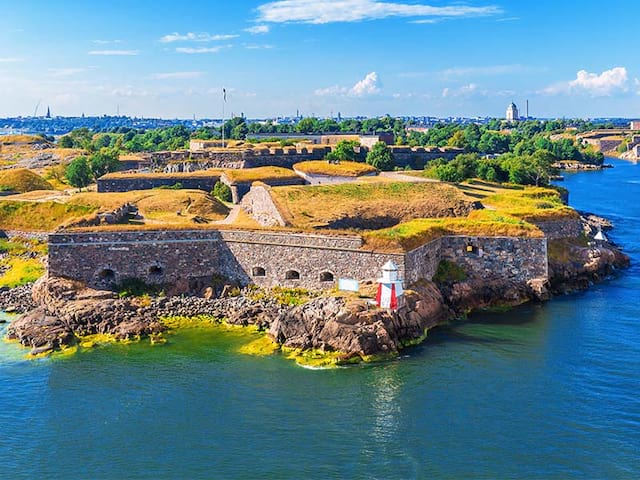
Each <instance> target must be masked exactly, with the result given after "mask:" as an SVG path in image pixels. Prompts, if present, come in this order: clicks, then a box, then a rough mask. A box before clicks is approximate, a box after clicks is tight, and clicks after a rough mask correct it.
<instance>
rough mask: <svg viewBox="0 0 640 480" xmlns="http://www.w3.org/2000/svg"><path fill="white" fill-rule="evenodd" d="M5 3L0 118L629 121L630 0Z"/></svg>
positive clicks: (633, 111)
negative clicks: (524, 114)
mask: <svg viewBox="0 0 640 480" xmlns="http://www.w3.org/2000/svg"><path fill="white" fill-rule="evenodd" d="M0 6H1V7H2V9H1V11H2V12H3V16H2V17H0V117H2V116H13V115H31V114H33V110H34V107H35V105H36V103H37V102H38V101H39V100H42V105H43V107H42V108H43V109H46V105H50V106H51V110H52V113H53V114H58V115H80V114H81V113H83V112H84V113H85V114H87V115H95V114H98V115H100V114H105V113H106V114H110V115H113V114H115V113H116V109H117V108H118V106H119V108H120V112H121V113H122V114H126V115H132V116H133V115H137V116H147V117H149V116H159V117H191V116H192V115H194V114H195V115H196V116H197V117H220V116H221V115H222V101H221V97H222V95H221V90H222V88H223V87H226V89H227V90H228V92H229V93H228V99H227V104H226V107H225V108H226V115H227V116H228V115H229V114H230V113H232V112H233V113H236V114H239V113H240V112H244V113H245V114H246V115H247V116H248V117H250V118H263V117H273V116H278V115H294V114H295V112H296V109H299V110H300V112H301V113H302V114H304V115H311V114H315V115H316V116H320V117H325V116H328V115H330V114H331V113H332V112H333V114H334V115H336V114H337V112H341V113H342V115H343V116H353V115H368V116H374V115H383V114H386V113H389V114H391V115H432V116H450V115H451V116H475V115H479V116H503V115H504V111H505V108H506V106H507V104H508V103H509V102H510V101H511V100H513V101H515V102H516V103H517V104H518V105H519V106H520V107H521V109H523V107H524V102H525V99H529V104H530V113H531V114H532V115H534V116H541V117H572V116H581V117H595V116H626V117H637V116H640V80H638V79H639V78H640V66H638V65H637V63H638V61H637V58H638V57H637V55H636V54H635V52H636V44H637V35H636V28H634V27H635V24H636V23H637V21H638V18H640V2H636V1H629V0H627V1H624V0H610V1H608V2H604V3H603V2H600V1H598V2H596V1H593V0H583V1H577V0H574V1H561V0H560V1H552V0H538V1H536V2H530V1H525V0H522V1H505V0H495V1H493V0H486V1H484V0H472V1H468V2H463V3H461V2H458V1H448V0H394V1H387V0H281V1H266V0H265V1H255V0H246V1H243V0H237V1H222V0H215V1H214V0H210V1H200V0H192V1H190V2H180V3H179V2H175V1H173V2H169V1H161V0H156V1H149V0H138V1H135V2H130V1H124V0H111V1H103V0H94V1H81V0H75V1H72V0H58V1H55V2H54V1H46V0H22V1H5V0H0ZM40 113H42V111H41V112H40Z"/></svg>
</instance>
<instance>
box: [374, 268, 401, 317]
mask: <svg viewBox="0 0 640 480" xmlns="http://www.w3.org/2000/svg"><path fill="white" fill-rule="evenodd" d="M403 293H404V292H403V289H402V280H400V279H399V278H398V267H397V266H396V264H395V263H393V262H392V261H391V260H389V261H388V262H387V263H385V264H384V266H383V267H382V278H379V279H378V293H377V295H376V305H378V306H379V307H382V308H390V309H391V310H397V309H398V308H399V307H401V306H402V304H403V303H404V296H403Z"/></svg>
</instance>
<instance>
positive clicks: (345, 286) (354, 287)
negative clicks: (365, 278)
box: [338, 278, 360, 292]
mask: <svg viewBox="0 0 640 480" xmlns="http://www.w3.org/2000/svg"><path fill="white" fill-rule="evenodd" d="M338 290H344V291H347V292H359V291H360V284H359V283H358V281H357V280H353V279H351V278H339V279H338Z"/></svg>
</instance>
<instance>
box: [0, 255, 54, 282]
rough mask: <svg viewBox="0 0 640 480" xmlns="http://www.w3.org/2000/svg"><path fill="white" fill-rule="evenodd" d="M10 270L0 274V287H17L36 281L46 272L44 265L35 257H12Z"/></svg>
mask: <svg viewBox="0 0 640 480" xmlns="http://www.w3.org/2000/svg"><path fill="white" fill-rule="evenodd" d="M5 265H6V266H7V267H8V270H7V271H6V272H4V273H3V274H2V275H0V287H9V288H15V287H19V286H21V285H26V284H27V283H31V282H35V281H36V280H37V279H38V278H40V277H41V276H42V275H43V274H44V266H43V265H42V263H41V262H40V260H38V259H35V258H27V259H25V258H20V257H17V258H10V259H9V260H8V261H7V262H6V264H5Z"/></svg>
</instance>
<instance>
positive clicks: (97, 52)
mask: <svg viewBox="0 0 640 480" xmlns="http://www.w3.org/2000/svg"><path fill="white" fill-rule="evenodd" d="M139 54H140V52H139V51H138V50H91V51H90V52H89V55H104V56H115V57H120V56H123V57H134V56H136V55H139Z"/></svg>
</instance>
